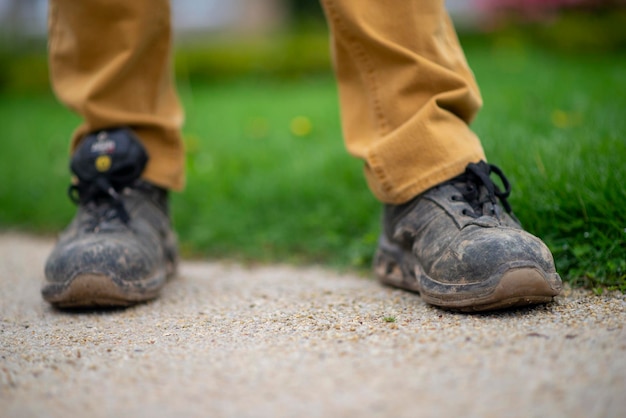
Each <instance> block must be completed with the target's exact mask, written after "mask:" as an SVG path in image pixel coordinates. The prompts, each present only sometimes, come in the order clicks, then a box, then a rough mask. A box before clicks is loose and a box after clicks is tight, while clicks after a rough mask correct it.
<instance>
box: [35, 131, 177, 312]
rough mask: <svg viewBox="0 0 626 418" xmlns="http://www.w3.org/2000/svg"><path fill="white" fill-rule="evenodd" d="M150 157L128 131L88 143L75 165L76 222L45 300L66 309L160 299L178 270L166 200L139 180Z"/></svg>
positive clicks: (51, 270)
mask: <svg viewBox="0 0 626 418" xmlns="http://www.w3.org/2000/svg"><path fill="white" fill-rule="evenodd" d="M147 158H148V157H147V154H146V152H145V150H144V148H143V146H142V145H141V143H140V142H139V140H138V139H137V138H136V137H135V136H134V134H133V133H132V132H131V131H130V130H128V129H115V130H109V131H102V132H98V133H95V134H91V135H88V136H87V137H85V138H84V140H83V141H82V142H81V145H80V146H79V148H78V149H77V150H76V152H75V154H74V156H73V157H72V163H71V169H72V171H73V173H74V174H75V175H76V177H77V179H78V182H77V183H76V184H74V185H72V186H70V197H72V198H73V200H75V201H76V203H78V211H77V213H76V216H75V217H74V219H73V220H72V222H71V223H70V225H69V226H68V227H67V229H66V230H65V231H64V232H63V233H62V234H61V236H60V238H59V241H58V243H57V244H56V246H55V247H54V249H53V251H52V253H51V254H50V256H49V257H48V260H47V262H46V266H45V282H44V284H43V287H42V295H43V298H44V299H45V300H47V301H48V302H50V303H51V304H53V305H56V306H59V307H94V306H128V305H131V304H134V303H137V302H142V301H146V300H150V299H153V298H155V297H156V296H157V295H158V293H159V291H160V290H161V288H162V287H163V285H164V284H165V282H166V279H167V278H168V277H170V276H172V275H173V274H174V272H175V268H176V260H177V251H176V239H175V235H174V233H173V231H172V228H171V225H170V220H169V215H168V206H167V192H166V191H165V190H163V189H161V188H158V187H156V186H153V185H151V184H148V183H146V182H145V181H142V180H140V179H139V176H140V174H141V173H142V171H143V169H144V167H145V164H146V162H147Z"/></svg>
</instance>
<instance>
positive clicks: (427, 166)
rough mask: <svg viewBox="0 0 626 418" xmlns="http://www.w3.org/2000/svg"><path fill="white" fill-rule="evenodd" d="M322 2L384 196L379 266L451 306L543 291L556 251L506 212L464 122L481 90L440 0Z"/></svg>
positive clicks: (363, 144) (489, 304)
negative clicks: (551, 249) (523, 227)
mask: <svg viewBox="0 0 626 418" xmlns="http://www.w3.org/2000/svg"><path fill="white" fill-rule="evenodd" d="M322 3H323V6H324V10H325V13H326V16H327V20H328V22H329V24H330V28H331V33H332V37H333V44H332V45H333V53H334V65H335V73H336V76H337V81H338V86H339V96H340V104H341V118H342V126H343V131H344V137H345V142H346V146H347V148H348V150H349V152H351V153H352V154H353V155H355V156H357V157H359V158H361V159H363V160H364V163H365V175H366V178H367V181H368V185H369V187H370V189H371V190H372V192H373V194H374V195H375V196H376V197H377V198H378V199H379V200H380V201H381V202H383V203H385V204H386V205H385V213H384V217H383V228H384V231H383V234H382V236H381V240H380V243H379V248H378V251H377V254H376V257H375V261H374V264H375V270H376V273H377V275H378V276H379V278H380V279H381V280H382V281H383V282H384V283H387V284H392V285H395V286H399V287H403V288H406V289H409V290H414V291H419V292H420V294H421V295H422V297H423V298H424V299H425V300H426V301H428V302H430V303H432V304H435V305H438V306H443V307H450V308H457V309H466V310H485V309H494V308H504V307H507V306H513V305H523V304H529V303H539V302H546V301H549V300H551V299H552V297H553V296H554V295H556V294H558V293H559V291H560V288H561V282H560V278H559V276H558V274H556V272H555V268H554V262H553V260H552V256H551V254H550V252H549V250H548V249H547V248H546V246H545V245H544V244H543V243H542V242H541V241H540V240H539V239H538V238H536V237H533V236H532V235H530V234H528V233H526V232H524V231H522V230H521V227H520V226H519V224H518V222H517V220H516V219H515V217H514V216H512V213H511V214H509V213H508V212H510V210H509V209H510V208H509V205H508V202H507V201H506V197H507V196H508V190H507V191H505V192H501V191H500V190H498V189H497V186H495V184H494V183H493V182H492V181H491V180H490V178H489V175H490V174H491V173H492V172H496V173H497V174H499V175H501V178H503V180H504V182H505V183H506V184H507V186H506V187H507V189H508V182H507V181H506V178H504V176H503V175H502V174H501V172H500V171H499V169H497V167H494V166H491V165H489V164H487V163H485V162H484V160H485V155H484V152H483V149H482V147H481V144H480V142H479V140H478V138H477V137H476V135H475V134H474V133H473V132H472V131H471V129H470V128H469V123H470V122H471V120H472V119H473V117H474V116H475V114H476V112H477V111H478V109H479V108H480V106H481V98H480V95H479V92H478V88H477V86H476V83H475V81H474V77H473V75H472V73H471V71H470V70H469V68H468V66H467V63H466V60H465V57H464V55H463V52H462V50H461V47H460V46H459V43H458V40H457V37H456V33H455V32H454V29H453V27H452V24H451V22H450V19H449V17H448V15H447V13H446V11H445V8H444V4H443V1H442V0H428V1H427V0H391V1H386V2H381V1H377V0H322ZM498 200H499V202H498ZM500 205H503V206H504V208H505V209H506V210H504V211H503V210H502V208H501V206H500Z"/></svg>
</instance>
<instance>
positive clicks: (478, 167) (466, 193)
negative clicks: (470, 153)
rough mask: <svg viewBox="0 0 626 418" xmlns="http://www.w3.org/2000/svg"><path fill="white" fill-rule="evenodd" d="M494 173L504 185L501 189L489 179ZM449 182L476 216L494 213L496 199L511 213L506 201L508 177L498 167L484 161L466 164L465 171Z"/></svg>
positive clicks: (508, 191)
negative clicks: (503, 188) (502, 189)
mask: <svg viewBox="0 0 626 418" xmlns="http://www.w3.org/2000/svg"><path fill="white" fill-rule="evenodd" d="M491 173H495V174H496V175H497V176H498V177H499V178H500V180H501V181H502V184H503V185H504V187H505V190H504V191H501V190H500V189H499V188H498V186H497V185H496V184H495V183H494V182H493V181H492V180H491V177H490V174H491ZM450 183H451V184H452V185H453V186H454V187H455V188H456V189H457V190H458V191H459V192H460V193H461V194H462V195H463V198H464V199H465V201H466V202H467V203H469V205H470V206H471V207H472V209H473V210H474V212H475V214H476V216H482V215H488V216H493V215H496V207H497V204H498V200H500V202H501V203H502V206H503V207H504V209H505V210H506V211H507V212H509V213H511V206H510V204H509V202H508V201H507V198H508V196H509V194H510V193H511V187H510V184H509V181H508V179H507V178H506V177H505V176H504V173H502V170H500V169H499V168H498V167H496V166H495V165H493V164H487V163H486V162H484V161H480V162H479V163H471V164H468V166H467V168H466V169H465V173H463V174H461V175H460V176H458V177H456V178H455V179H453V180H451V181H450Z"/></svg>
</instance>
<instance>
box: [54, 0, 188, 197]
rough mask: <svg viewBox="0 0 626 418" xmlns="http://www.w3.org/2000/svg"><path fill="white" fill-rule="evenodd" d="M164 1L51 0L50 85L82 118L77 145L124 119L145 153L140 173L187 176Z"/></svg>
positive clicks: (171, 182)
mask: <svg viewBox="0 0 626 418" xmlns="http://www.w3.org/2000/svg"><path fill="white" fill-rule="evenodd" d="M170 25H171V24H170V4H169V0H133V1H123V0H85V1H80V2H76V1H71V0H50V12H49V43H48V50H49V55H48V56H49V63H50V81H51V83H52V88H53V90H54V92H55V94H56V96H57V97H58V98H59V100H60V101H61V102H63V103H64V104H65V105H66V106H68V107H69V108H71V109H72V110H74V111H75V112H77V113H78V114H79V115H80V116H81V117H82V118H83V124H82V125H81V126H80V127H79V128H78V129H77V130H76V132H75V134H74V138H73V141H72V150H75V149H76V147H77V146H78V144H79V143H80V141H81V140H82V138H83V137H84V136H85V135H86V134H88V133H91V132H95V131H98V130H101V129H108V128H111V127H117V126H128V127H130V128H131V129H132V130H133V132H135V133H136V134H137V135H138V136H139V138H140V139H141V141H142V143H143V144H144V146H145V147H146V150H147V152H148V154H149V155H150V160H149V161H148V164H147V166H146V170H145V172H144V173H143V175H142V177H143V178H145V179H146V180H148V181H150V182H152V183H154V184H157V185H159V186H161V187H164V188H167V189H174V190H180V189H182V187H183V183H184V151H183V145H182V141H181V134H180V128H181V125H182V123H183V112H182V109H181V106H180V104H179V100H178V97H177V94H176V91H175V87H174V81H173V76H172V72H171V60H170V58H171V57H170V55H171V42H172V40H171V38H172V37H171V26H170Z"/></svg>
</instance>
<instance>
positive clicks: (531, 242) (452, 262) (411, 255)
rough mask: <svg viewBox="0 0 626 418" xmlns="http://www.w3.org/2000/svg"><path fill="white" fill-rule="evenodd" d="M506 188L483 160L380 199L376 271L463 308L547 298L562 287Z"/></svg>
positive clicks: (391, 280) (495, 306)
mask: <svg viewBox="0 0 626 418" xmlns="http://www.w3.org/2000/svg"><path fill="white" fill-rule="evenodd" d="M491 173H495V174H497V175H498V176H499V177H500V179H501V180H502V183H503V185H504V188H505V190H504V191H501V190H500V189H499V188H498V186H496V184H495V183H494V182H493V181H492V180H491V178H490V174H491ZM509 193H510V187H509V183H508V181H507V179H506V177H505V176H504V174H503V173H502V172H501V171H500V169H499V168H498V167H496V166H494V165H491V164H487V163H485V162H484V161H481V162H480V163H477V164H469V165H468V166H467V169H466V171H465V173H464V174H462V175H460V176H458V177H456V178H454V179H452V180H450V181H446V182H444V183H442V184H440V185H438V186H436V187H434V188H432V189H430V190H428V191H426V192H425V193H423V194H421V195H419V196H417V197H416V198H414V199H413V200H411V201H410V202H408V203H405V204H403V205H386V206H385V208H384V215H383V229H384V231H383V233H382V235H381V238H380V240H379V245H378V250H377V252H376V255H375V257H374V269H375V272H376V274H377V276H378V278H379V279H380V280H381V281H382V282H383V283H386V284H389V285H392V286H397V287H400V288H404V289H407V290H412V291H416V292H419V293H420V296H421V297H422V298H423V299H424V300H425V301H426V302H428V303H430V304H432V305H436V306H439V307H443V308H450V309H457V310H462V311H484V310H492V309H502V308H507V307H511V306H522V305H529V304H535V303H545V302H550V301H551V300H552V298H553V297H554V296H556V295H558V294H559V293H560V291H561V288H562V283H561V279H560V277H559V275H558V274H557V273H556V270H555V266H554V260H553V258H552V254H551V253H550V250H549V249H548V248H547V247H546V245H545V244H544V243H543V242H542V241H541V240H540V239H539V238H537V237H535V236H533V235H531V234H529V233H528V232H526V231H524V230H523V229H522V227H521V226H520V224H519V222H518V221H517V219H516V218H515V217H514V216H513V214H512V211H511V207H510V205H509V203H508V201H507V197H508V196H509Z"/></svg>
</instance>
